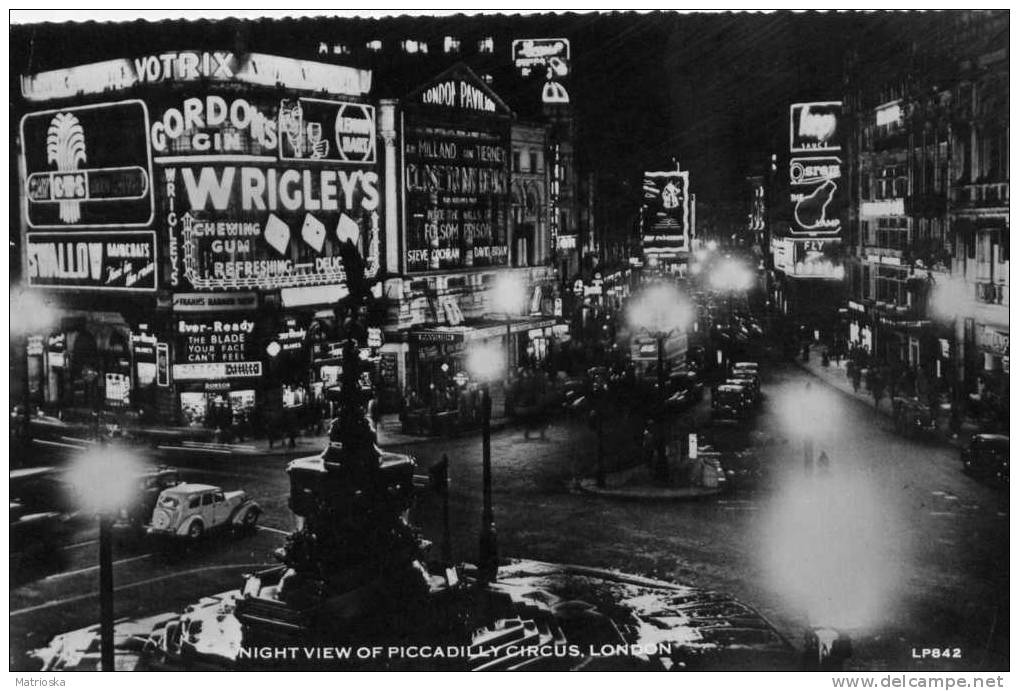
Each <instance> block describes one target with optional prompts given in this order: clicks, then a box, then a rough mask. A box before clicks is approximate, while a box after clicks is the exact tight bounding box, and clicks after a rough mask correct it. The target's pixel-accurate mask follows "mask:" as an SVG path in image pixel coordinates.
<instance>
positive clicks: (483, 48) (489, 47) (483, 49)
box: [478, 36, 495, 53]
mask: <svg viewBox="0 0 1019 691" xmlns="http://www.w3.org/2000/svg"><path fill="white" fill-rule="evenodd" d="M478 52H479V53H494V52H495V39H493V38H492V37H491V36H486V37H485V38H483V39H481V40H480V41H478Z"/></svg>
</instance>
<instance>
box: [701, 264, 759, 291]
mask: <svg viewBox="0 0 1019 691" xmlns="http://www.w3.org/2000/svg"><path fill="white" fill-rule="evenodd" d="M752 284H753V275H752V274H751V273H750V270H749V269H747V268H746V267H745V266H743V264H741V263H740V262H738V261H736V260H734V259H725V260H723V261H721V262H719V263H718V266H716V267H715V269H714V271H712V272H711V287H712V288H714V289H715V290H724V291H728V292H730V293H731V292H734V291H741V290H747V289H748V288H750V286H751V285H752Z"/></svg>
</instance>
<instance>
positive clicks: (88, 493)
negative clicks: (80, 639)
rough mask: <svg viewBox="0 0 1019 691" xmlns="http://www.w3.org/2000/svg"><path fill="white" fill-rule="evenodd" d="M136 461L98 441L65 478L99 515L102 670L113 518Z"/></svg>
mask: <svg viewBox="0 0 1019 691" xmlns="http://www.w3.org/2000/svg"><path fill="white" fill-rule="evenodd" d="M137 466H138V464H137V462H136V461H135V459H134V457H133V456H131V455H130V454H129V453H128V452H127V451H126V450H125V449H122V448H119V447H116V446H106V445H99V446H96V447H94V448H92V449H90V450H89V451H87V452H86V453H85V454H84V455H82V456H81V457H79V458H77V459H76V460H75V463H74V465H73V466H72V467H71V469H70V472H69V473H68V480H70V482H71V486H72V487H73V488H74V491H75V492H76V493H77V496H78V498H79V500H80V502H81V506H82V508H83V509H84V510H86V511H88V512H90V513H95V514H97V515H98V517H99V638H100V643H101V646H100V659H101V662H102V670H103V671H104V672H112V671H114V669H115V668H114V663H113V657H114V656H113V619H114V617H113V518H114V516H115V515H116V514H117V513H118V512H119V511H120V510H121V509H122V508H123V507H124V506H125V505H126V504H127V503H128V501H129V500H130V499H131V495H132V494H133V492H134V491H135V478H136V477H137Z"/></svg>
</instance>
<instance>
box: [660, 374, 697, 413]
mask: <svg viewBox="0 0 1019 691" xmlns="http://www.w3.org/2000/svg"><path fill="white" fill-rule="evenodd" d="M665 393H666V396H668V399H667V405H668V406H669V408H671V409H676V408H686V407H687V406H690V405H693V404H694V403H696V402H697V401H699V400H701V398H703V396H704V385H703V384H702V383H701V382H700V380H699V379H698V378H697V375H696V374H695V373H694V372H690V371H673V372H672V373H671V374H670V375H669V381H668V383H667V384H666V390H665Z"/></svg>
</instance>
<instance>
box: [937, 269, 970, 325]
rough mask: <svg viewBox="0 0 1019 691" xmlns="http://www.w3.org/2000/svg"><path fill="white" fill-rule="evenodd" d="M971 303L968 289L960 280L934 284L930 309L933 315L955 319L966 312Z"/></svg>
mask: <svg viewBox="0 0 1019 691" xmlns="http://www.w3.org/2000/svg"><path fill="white" fill-rule="evenodd" d="M971 302H972V294H971V291H970V288H969V287H968V286H967V285H966V281H964V280H962V279H960V278H954V279H953V278H949V279H947V280H944V281H941V282H938V283H935V284H934V288H933V290H932V293H931V309H932V310H933V312H934V314H935V315H937V316H940V317H943V318H946V319H956V318H958V317H959V315H961V314H963V313H964V312H965V311H966V308H967V307H968V305H969V304H970V303H971Z"/></svg>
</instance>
